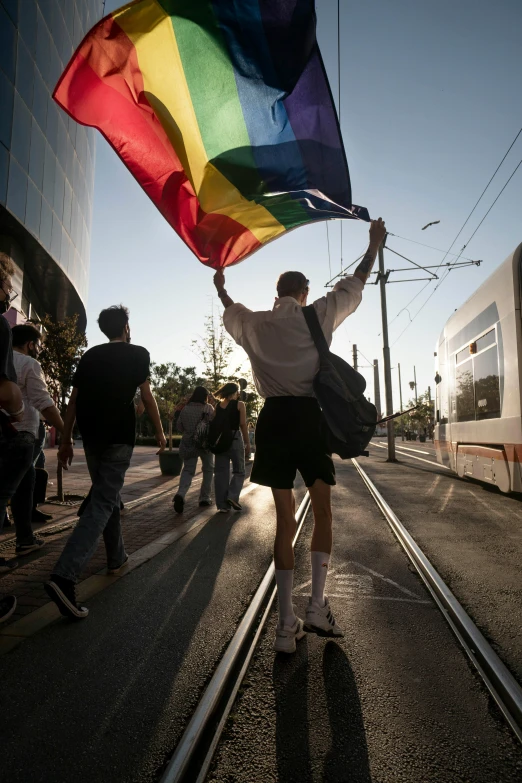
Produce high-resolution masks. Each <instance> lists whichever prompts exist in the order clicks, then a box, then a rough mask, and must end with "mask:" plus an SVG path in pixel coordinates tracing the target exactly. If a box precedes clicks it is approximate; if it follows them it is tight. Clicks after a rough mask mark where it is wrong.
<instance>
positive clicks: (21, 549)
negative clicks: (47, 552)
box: [16, 536, 45, 557]
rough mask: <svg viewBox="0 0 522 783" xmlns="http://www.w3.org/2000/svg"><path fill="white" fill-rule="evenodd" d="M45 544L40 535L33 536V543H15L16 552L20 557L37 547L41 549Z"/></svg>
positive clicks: (35, 549)
mask: <svg viewBox="0 0 522 783" xmlns="http://www.w3.org/2000/svg"><path fill="white" fill-rule="evenodd" d="M44 545H45V541H44V539H43V538H41V537H40V536H33V543H32V544H17V545H16V554H17V555H19V556H20V557H22V556H23V555H28V554H30V553H31V552H36V551H37V550H38V549H41V548H42V547H43V546H44Z"/></svg>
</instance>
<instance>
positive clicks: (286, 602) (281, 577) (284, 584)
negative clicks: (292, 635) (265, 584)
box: [275, 568, 295, 627]
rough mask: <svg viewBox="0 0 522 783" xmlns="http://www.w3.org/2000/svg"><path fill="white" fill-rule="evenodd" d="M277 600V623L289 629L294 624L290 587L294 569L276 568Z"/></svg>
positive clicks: (292, 582)
mask: <svg viewBox="0 0 522 783" xmlns="http://www.w3.org/2000/svg"><path fill="white" fill-rule="evenodd" d="M275 576H276V585H277V600H278V604H279V622H280V624H281V625H287V626H288V627H291V626H292V625H293V624H294V623H295V612H294V607H293V606H292V587H293V586H294V569H293V568H289V569H286V568H285V569H278V568H276V572H275Z"/></svg>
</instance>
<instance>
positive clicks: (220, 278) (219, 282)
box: [214, 269, 225, 292]
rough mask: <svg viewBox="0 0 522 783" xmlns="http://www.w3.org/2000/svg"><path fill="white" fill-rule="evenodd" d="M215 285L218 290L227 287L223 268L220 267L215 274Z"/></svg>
mask: <svg viewBox="0 0 522 783" xmlns="http://www.w3.org/2000/svg"><path fill="white" fill-rule="evenodd" d="M214 285H215V286H216V290H217V291H218V292H219V291H222V290H223V289H224V287H225V273H224V271H223V269H218V270H217V272H216V274H215V275H214Z"/></svg>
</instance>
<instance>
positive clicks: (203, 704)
mask: <svg viewBox="0 0 522 783" xmlns="http://www.w3.org/2000/svg"><path fill="white" fill-rule="evenodd" d="M309 508H310V495H309V493H308V492H306V494H305V496H304V498H303V500H302V501H301V504H300V506H299V508H298V510H297V513H296V521H297V530H296V534H295V537H294V540H293V546H295V544H296V542H297V540H298V538H299V536H300V534H301V531H302V528H303V525H304V522H305V519H306V516H307V514H308V511H309ZM274 579H275V566H274V562H273V560H272V562H271V564H270V566H269V567H268V569H267V571H266V573H265V575H264V577H263V578H262V580H261V583H260V585H259V587H258V588H257V590H256V592H255V594H254V597H253V598H252V600H251V602H250V604H249V606H248V609H247V610H246V612H245V614H244V615H243V617H242V619H241V621H240V622H239V625H238V627H237V629H236V632H235V634H234V636H233V637H232V639H231V641H230V642H229V644H228V646H227V648H226V650H225V652H224V654H223V657H222V658H221V660H220V661H219V663H218V664H217V666H216V669H215V671H214V674H213V675H212V677H211V679H210V681H209V683H208V684H207V686H206V688H205V690H204V692H203V695H202V696H201V699H200V700H199V702H198V705H197V707H196V709H195V711H194V712H193V714H192V717H191V719H190V721H189V723H188V724H187V726H186V728H185V731H184V733H183V735H182V737H181V739H180V740H179V742H178V744H177V746H176V748H175V750H174V753H173V754H172V756H171V758H170V760H169V761H168V763H167V765H166V767H165V768H164V770H163V772H162V774H161V777H160V783H182V781H183V782H184V783H185V782H188V781H196V783H203V781H204V780H205V778H206V776H207V773H208V771H209V769H210V765H211V763H212V759H213V757H214V753H215V751H216V749H217V747H218V744H219V741H220V739H221V735H222V733H223V729H224V728H225V725H226V722H227V719H228V716H229V714H230V711H231V710H232V707H233V705H234V702H235V700H236V697H237V694H238V691H239V689H240V687H241V684H242V682H243V679H244V677H245V675H246V673H247V671H248V667H249V665H250V662H251V660H252V656H253V655H254V652H255V649H256V647H257V644H258V641H259V639H260V637H261V634H262V633H263V630H264V627H265V625H266V622H267V620H268V618H269V616H270V612H271V610H272V606H273V603H274V600H275V598H276V594H277V591H276V588H275V586H274Z"/></svg>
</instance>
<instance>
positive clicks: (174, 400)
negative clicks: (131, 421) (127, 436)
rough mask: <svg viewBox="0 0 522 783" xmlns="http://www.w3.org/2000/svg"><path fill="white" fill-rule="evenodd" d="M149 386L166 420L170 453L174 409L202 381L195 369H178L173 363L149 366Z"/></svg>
mask: <svg viewBox="0 0 522 783" xmlns="http://www.w3.org/2000/svg"><path fill="white" fill-rule="evenodd" d="M151 385H152V388H153V390H154V395H155V397H156V401H157V403H158V408H159V412H160V416H161V417H162V418H163V419H166V421H167V423H168V433H169V451H172V422H173V420H174V414H175V412H176V408H177V407H178V406H179V405H180V403H182V402H184V401H185V402H186V400H187V399H188V397H189V396H190V394H191V393H192V392H193V391H194V389H195V388H196V386H202V385H203V379H202V378H200V377H199V376H198V374H197V373H196V368H195V367H178V365H177V364H174V363H173V362H167V363H166V364H154V363H153V364H152V365H151Z"/></svg>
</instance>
